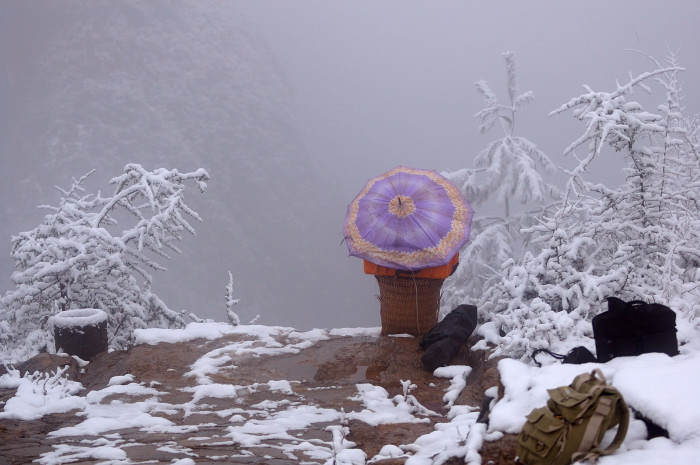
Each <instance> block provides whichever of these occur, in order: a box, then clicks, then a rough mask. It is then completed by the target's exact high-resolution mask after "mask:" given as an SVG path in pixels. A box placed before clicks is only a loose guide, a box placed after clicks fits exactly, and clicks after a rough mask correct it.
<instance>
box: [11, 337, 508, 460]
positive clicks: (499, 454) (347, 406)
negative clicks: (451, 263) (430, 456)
mask: <svg viewBox="0 0 700 465" xmlns="http://www.w3.org/2000/svg"><path fill="white" fill-rule="evenodd" d="M474 342H475V341H474V340H473V339H472V340H470V341H469V343H467V344H466V345H465V346H464V347H463V348H462V349H461V350H460V352H459V353H458V355H457V356H456V357H455V358H454V359H453V360H452V363H453V364H454V365H466V366H469V367H471V371H470V372H469V374H468V377H467V380H466V381H467V382H466V385H465V387H464V388H463V389H462V390H461V392H459V395H458V397H456V399H454V400H453V403H454V404H455V405H464V406H471V407H473V411H478V410H483V409H486V408H488V398H487V399H486V401H485V391H486V390H487V389H489V388H492V387H494V386H498V385H499V376H498V370H497V369H496V363H497V361H496V360H493V359H492V360H489V359H488V355H489V354H488V353H487V352H484V351H472V350H470V349H469V348H470V347H471V345H472V344H473V343H474ZM283 343H285V341H280V344H283ZM240 344H249V345H250V344H253V345H254V344H256V341H254V340H246V336H245V335H242V334H229V335H225V336H223V337H221V338H218V339H214V340H204V339H198V340H194V341H190V342H181V343H159V344H156V345H147V344H142V345H137V346H135V347H132V348H131V349H129V350H127V351H114V352H110V353H101V354H99V355H97V356H96V357H95V358H94V359H93V360H92V361H91V362H90V363H89V364H88V365H87V366H85V367H83V368H81V367H80V366H79V365H78V363H77V362H76V361H75V360H74V359H73V358H71V357H65V356H57V355H49V354H40V355H38V356H36V357H34V358H33V359H31V360H29V361H27V362H25V363H23V364H21V365H18V366H16V367H15V368H14V369H16V370H19V372H21V373H30V374H31V373H35V372H37V371H38V372H46V373H55V372H56V370H57V369H59V368H60V367H65V366H68V368H67V369H66V370H65V376H67V377H68V378H70V379H71V380H73V381H76V382H79V383H80V384H81V385H82V387H83V389H81V390H80V391H79V393H78V394H77V395H78V396H81V397H85V398H86V400H87V402H88V403H89V405H90V408H91V409H92V410H90V411H91V412H93V414H91V415H92V417H93V419H94V420H95V421H96V420H97V416H98V415H97V414H95V413H94V412H95V411H96V409H100V408H101V409H104V410H105V412H106V413H101V414H100V415H102V416H100V417H99V418H100V421H99V422H98V421H96V422H95V431H93V432H90V431H89V428H90V426H89V425H86V423H87V422H88V421H89V420H90V417H91V415H88V414H87V413H86V412H87V410H85V408H82V409H80V408H79V409H75V410H72V411H67V412H61V413H53V414H51V413H49V414H45V415H43V416H42V417H41V418H39V419H33V420H18V419H8V418H3V419H0V465H1V464H20V463H32V462H33V463H36V462H39V463H46V464H54V463H81V464H83V463H85V464H87V463H145V462H149V463H154V462H155V463H181V464H183V465H184V464H187V463H197V464H210V463H211V464H220V463H249V464H270V465H272V464H288V463H290V462H300V463H328V462H329V457H328V456H325V457H324V456H322V455H323V454H320V455H319V449H318V447H317V446H318V445H326V446H327V447H326V449H327V450H328V451H329V453H330V454H333V453H335V452H337V447H336V448H334V446H333V445H334V444H336V445H337V444H339V443H341V444H346V445H347V444H349V445H350V446H351V447H352V448H353V449H355V450H361V451H363V452H364V456H365V457H366V460H367V463H374V464H384V465H388V464H403V463H404V462H405V461H406V460H407V458H408V457H409V456H410V455H411V454H410V445H411V444H414V443H416V441H417V440H419V438H421V437H423V436H425V435H427V434H429V433H431V432H432V431H435V430H439V429H440V428H441V426H440V424H441V423H448V422H449V421H450V419H449V418H448V407H447V405H446V402H445V399H444V397H445V393H446V392H447V391H448V390H449V388H450V383H451V380H450V379H448V378H445V377H438V376H435V375H434V374H433V373H431V372H429V371H427V370H425V369H424V368H423V367H422V365H421V355H422V354H423V351H422V350H420V348H419V346H418V339H417V338H413V337H373V336H359V337H358V336H352V337H348V336H333V337H330V338H328V339H325V340H320V341H316V342H314V343H313V344H312V345H309V346H307V347H305V348H300V349H299V350H297V351H295V352H294V353H281V354H280V353H273V354H271V355H265V353H264V351H260V353H258V354H256V355H250V354H249V353H246V354H243V353H239V352H236V351H235V350H233V349H232V348H233V347H236V346H237V345H239V346H240ZM202 363H211V364H212V365H216V367H217V369H216V370H213V371H211V372H209V373H208V374H206V375H201V372H200V375H198V374H197V372H196V370H195V369H194V367H195V366H196V365H197V364H202ZM10 369H11V370H12V369H13V368H10ZM1 370H2V368H0V374H2V372H1ZM15 373H17V372H16V371H15ZM201 376H205V377H206V378H207V379H205V380H203V379H202V378H201ZM282 380H286V381H288V383H286V384H284V383H283V382H282ZM409 380H410V383H411V384H412V386H411V388H410V395H411V396H414V397H413V399H415V400H416V401H417V403H416V402H414V404H416V405H418V403H419V404H420V406H421V408H425V409H426V411H430V412H431V413H430V414H427V415H425V416H423V417H421V421H406V422H404V421H399V422H396V423H390V422H386V421H381V422H375V423H373V422H369V423H368V422H366V421H363V420H362V419H360V417H358V416H353V415H352V414H351V413H352V412H358V411H362V410H363V408H366V406H365V407H363V405H362V403H361V402H359V401H358V399H357V393H358V386H359V385H362V386H368V387H373V386H379V387H381V388H383V389H385V390H386V392H387V393H388V398H389V399H391V398H393V397H394V396H404V397H406V398H407V397H408V396H407V391H406V386H407V382H408V381H409ZM280 383H282V384H280ZM207 385H209V386H218V387H221V386H233V387H234V389H233V390H232V391H231V395H221V394H220V393H218V394H217V393H216V390H214V389H210V390H209V391H207V390H206V389H202V386H207ZM128 386H132V387H133V388H131V389H127V387H128ZM15 391H16V389H7V388H6V389H0V402H2V405H5V403H6V402H7V401H8V400H9V399H11V398H12V397H14V396H15ZM294 406H297V407H299V406H308V407H309V408H311V407H312V408H313V409H314V411H313V412H314V413H311V414H313V415H322V414H323V412H335V413H337V412H343V413H344V414H345V413H347V414H348V415H347V418H346V419H345V420H344V421H343V422H342V425H343V426H342V428H340V429H338V426H337V425H338V418H337V415H336V416H335V417H334V418H332V419H330V418H329V419H328V420H324V419H323V418H317V420H316V421H313V422H310V423H307V424H300V425H299V426H298V427H294V426H290V427H288V428H287V429H285V430H284V433H280V432H279V431H278V430H277V429H276V428H275V426H274V425H279V424H280V422H283V421H288V420H285V417H284V416H283V412H291V411H292V407H294ZM146 411H147V413H148V415H149V417H148V418H149V422H147V423H148V424H149V425H150V426H148V425H146V426H144V425H143V424H140V423H139V422H138V421H134V422H130V421H128V419H124V418H121V417H119V420H118V421H116V420H115V422H114V425H113V426H109V422H108V421H107V420H106V418H113V417H115V416H119V415H124V416H130V417H132V418H135V417H137V416H138V415H139V414H142V413H144V412H146ZM297 411H299V410H297ZM486 413H487V412H485V411H481V412H480V415H479V420H478V421H484V419H485V417H486V415H485V414H486ZM299 416H300V415H297V417H299ZM331 416H332V415H331ZM86 418H87V419H86ZM256 422H257V423H256ZM242 424H245V425H248V426H250V425H252V424H258V425H259V427H260V431H259V432H258V433H251V432H250V431H251V430H250V428H248V429H246V430H245V431H246V432H245V433H243V432H242V431H243V430H241V433H240V434H237V430H236V425H242ZM77 425H82V427H81V428H74V429H73V430H71V427H76V426H77ZM334 425H335V426H334ZM295 428H296V429H295ZM86 429H87V430H88V431H86ZM466 434H467V432H465V435H466ZM464 440H465V441H466V440H467V438H466V437H465V438H464ZM387 445H393V446H396V447H395V448H392V450H393V451H397V450H399V449H403V450H404V451H409V452H407V453H406V454H394V455H393V456H386V455H382V454H380V452H381V451H382V448H383V447H384V446H387ZM406 445H408V447H406ZM402 446H403V447H402ZM98 450H101V451H102V452H103V455H102V456H100V453H99V452H96V451H98ZM334 451H335V452H334ZM385 451H386V449H385ZM514 451H515V446H514V439H513V437H509V436H507V435H506V436H505V437H502V438H501V439H498V440H496V441H492V442H484V443H483V446H482V447H481V450H480V455H481V457H482V463H483V464H493V465H498V464H502V463H513V459H514ZM115 452H118V453H116V455H114V454H115ZM385 454H386V452H385ZM115 459H116V460H115ZM340 462H341V461H338V462H337V463H340ZM330 463H336V462H335V461H334V459H333V457H332V456H331V458H330ZM438 463H454V464H456V463H464V457H459V456H455V457H451V458H450V457H444V456H443V457H441V458H440V459H439V460H438Z"/></svg>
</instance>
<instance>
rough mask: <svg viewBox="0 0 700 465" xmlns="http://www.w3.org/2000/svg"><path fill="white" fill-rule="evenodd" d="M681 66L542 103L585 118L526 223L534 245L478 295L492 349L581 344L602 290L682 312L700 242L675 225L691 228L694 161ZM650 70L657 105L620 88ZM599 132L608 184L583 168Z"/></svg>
mask: <svg viewBox="0 0 700 465" xmlns="http://www.w3.org/2000/svg"><path fill="white" fill-rule="evenodd" d="M681 70H682V69H681V68H680V67H678V66H677V65H676V64H675V61H674V62H672V63H671V66H666V67H661V66H657V68H656V69H655V70H654V71H652V72H647V73H643V74H640V75H639V76H636V77H632V78H631V79H630V80H629V82H628V83H626V84H625V85H619V84H618V85H617V88H616V89H615V90H614V91H612V92H596V91H593V90H591V89H590V88H588V87H585V89H586V90H587V92H586V93H584V94H582V95H580V96H578V97H576V98H574V99H572V100H570V101H569V102H568V103H566V104H565V105H562V106H561V107H560V108H559V109H557V110H555V111H553V112H552V113H551V114H552V115H554V114H559V113H562V112H565V111H568V110H572V112H573V115H574V116H575V117H576V118H578V119H580V120H585V121H587V126H586V130H585V132H584V134H583V135H582V136H581V137H579V138H578V139H577V140H576V141H574V142H573V143H572V144H571V145H570V146H569V147H567V148H566V150H565V153H566V154H570V155H573V156H574V157H576V159H577V161H578V165H577V166H576V167H575V168H574V169H573V170H571V171H570V172H569V175H570V178H569V180H568V182H567V185H566V192H565V197H564V201H563V204H562V205H561V206H560V208H559V209H558V210H557V211H556V212H555V214H554V215H551V216H545V217H543V218H542V220H541V223H540V224H539V225H537V226H535V227H533V228H531V231H532V232H534V233H536V234H537V235H538V240H539V241H541V242H543V243H544V247H543V249H542V252H540V253H539V254H528V255H526V256H525V259H524V260H523V261H522V262H520V263H515V262H511V263H509V264H508V266H507V268H506V273H505V275H504V277H503V279H502V280H501V282H499V283H498V284H497V285H496V286H493V287H492V288H491V289H490V290H489V292H487V293H486V294H485V295H484V298H483V299H482V301H481V302H480V306H481V308H482V309H483V310H484V314H485V315H490V316H491V321H490V322H489V323H488V324H486V325H484V326H483V327H482V329H481V332H482V334H483V335H485V336H486V337H487V339H488V340H489V341H490V342H493V343H496V344H498V346H499V347H498V349H497V351H496V352H497V354H499V355H501V354H507V355H509V356H514V357H518V358H526V357H527V355H529V353H530V351H531V350H532V349H535V348H540V347H549V348H552V349H554V350H558V351H565V350H568V349H569V348H570V347H562V346H561V344H562V342H563V341H566V342H567V344H582V345H587V346H589V347H592V345H593V342H592V340H591V339H590V337H591V336H592V329H591V326H590V320H591V318H592V317H593V316H594V315H595V314H596V313H599V312H600V311H602V310H604V309H605V308H604V302H605V298H606V297H608V296H611V295H616V296H619V297H621V298H623V299H626V300H631V299H643V300H647V301H661V302H664V303H667V304H669V305H671V306H672V307H673V308H674V309H675V310H677V311H678V313H679V314H680V315H681V316H684V317H686V318H688V319H693V318H694V316H695V313H696V312H697V308H698V306H699V303H700V290H699V289H698V286H697V284H696V281H697V273H698V271H697V270H698V268H697V265H694V264H693V260H696V259H697V250H699V247H700V242H698V237H697V234H696V233H695V232H694V231H693V232H688V231H687V229H694V230H695V231H696V230H697V226H698V218H699V217H700V215H699V213H700V212H699V211H698V208H697V203H694V202H693V200H692V199H691V197H689V196H688V192H689V190H688V188H689V187H691V188H692V186H697V185H698V184H697V178H694V176H696V174H694V173H695V171H697V169H695V170H693V169H691V167H692V166H695V167H697V155H696V153H697V150H696V148H695V147H697V144H696V143H695V142H693V140H692V137H691V136H690V133H689V132H688V131H687V130H686V129H684V128H687V127H688V124H687V119H686V118H685V117H683V116H682V112H681V106H680V98H679V92H678V91H679V88H678V85H677V82H678V81H677V79H676V76H677V73H678V72H680V71H681ZM654 80H656V81H658V82H662V83H663V85H664V88H665V89H666V102H665V103H664V104H663V105H661V106H660V107H659V109H660V113H661V114H653V113H650V112H647V111H645V110H644V108H643V107H642V105H641V104H640V103H638V102H636V101H630V100H629V97H630V96H631V95H632V92H633V90H635V89H644V90H650V88H649V86H648V84H650V83H652V82H653V81H654ZM606 144H607V145H609V146H610V147H612V148H613V149H614V150H615V151H616V152H619V153H622V154H623V155H624V157H625V160H626V165H627V166H626V173H627V178H626V181H625V182H624V183H623V184H622V185H621V186H620V187H618V188H615V189H610V188H608V187H606V186H604V185H602V184H600V183H596V182H592V181H590V180H588V179H587V174H588V170H587V168H588V167H589V165H590V164H591V162H592V161H593V160H594V159H595V158H597V157H599V156H601V155H602V154H603V148H604V146H605V145H606ZM580 147H585V150H586V153H585V155H584V156H582V157H578V156H577V154H576V150H577V149H578V148H580ZM691 160H695V161H694V163H695V164H694V165H693V162H692V161H691ZM683 167H685V168H683ZM696 189H697V187H696ZM689 227H690V228H689ZM693 250H694V251H695V252H692V251H693ZM691 277H692V278H691ZM572 336H573V337H572ZM683 336H684V335H683V334H681V335H680V339H681V340H682V339H683Z"/></svg>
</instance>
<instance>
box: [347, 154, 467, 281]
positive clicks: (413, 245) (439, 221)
mask: <svg viewBox="0 0 700 465" xmlns="http://www.w3.org/2000/svg"><path fill="white" fill-rule="evenodd" d="M473 214H474V212H473V210H472V209H471V207H470V206H469V203H468V202H467V199H466V198H465V197H464V195H463V194H462V192H461V191H460V190H459V189H458V188H457V186H455V185H454V184H452V183H451V182H450V181H449V180H448V179H447V178H445V177H444V176H442V175H440V174H438V173H437V172H435V171H432V170H420V169H413V168H406V167H403V166H399V167H397V168H394V169H393V170H390V171H387V172H386V173H384V174H382V175H381V176H378V177H376V178H373V179H370V180H369V181H368V182H367V184H366V185H365V187H364V188H363V189H362V190H361V191H360V193H359V194H358V195H357V197H355V199H354V200H353V201H352V202H351V203H350V205H348V212H347V215H346V216H345V225H344V228H343V229H344V233H345V241H346V243H347V246H348V250H349V251H350V255H353V256H356V257H360V258H364V259H365V260H368V261H370V262H372V263H376V264H378V265H383V266H388V267H391V268H397V269H401V270H418V269H421V268H429V267H433V266H440V265H445V264H447V263H448V262H449V261H450V259H451V258H452V257H453V256H454V255H455V254H456V253H457V252H459V249H460V248H461V247H462V246H463V245H464V244H465V243H466V242H467V241H468V240H469V231H470V227H471V220H472V216H473Z"/></svg>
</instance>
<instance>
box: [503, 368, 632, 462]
mask: <svg viewBox="0 0 700 465" xmlns="http://www.w3.org/2000/svg"><path fill="white" fill-rule="evenodd" d="M547 392H548V393H549V400H548V401H547V406H546V407H540V408H536V409H534V410H533V411H532V412H530V414H529V415H528V416H527V422H526V423H525V425H524V426H523V430H522V432H521V433H520V435H519V436H518V448H517V455H518V460H519V461H520V463H523V464H525V465H567V464H569V463H573V462H577V461H580V460H589V461H591V462H594V463H595V461H596V460H597V459H598V457H599V456H601V455H608V454H611V453H613V452H614V451H615V450H617V448H618V447H620V444H622V441H623V440H624V439H625V435H626V434H627V426H628V424H629V409H628V407H627V404H626V403H625V401H624V399H623V398H622V396H621V395H620V393H619V392H618V390H617V389H615V388H614V387H612V386H610V385H609V384H607V383H606V382H605V377H604V376H603V373H602V372H601V371H600V370H599V369H595V370H593V372H591V373H584V374H581V375H578V376H577V377H576V378H575V379H574V382H573V383H571V384H570V385H569V386H562V387H559V388H557V389H549V390H548V391H547ZM616 425H619V427H618V429H617V433H616V435H615V439H613V441H612V443H611V444H610V445H609V446H607V447H606V448H605V449H601V448H600V445H601V444H600V442H601V440H602V439H603V436H604V435H605V432H606V431H607V430H609V429H611V428H613V427H615V426H616Z"/></svg>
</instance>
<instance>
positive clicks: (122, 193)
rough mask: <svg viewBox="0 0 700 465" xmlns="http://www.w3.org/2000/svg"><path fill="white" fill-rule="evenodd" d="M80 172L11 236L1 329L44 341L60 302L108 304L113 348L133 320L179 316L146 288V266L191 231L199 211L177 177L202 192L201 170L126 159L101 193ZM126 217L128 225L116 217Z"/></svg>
mask: <svg viewBox="0 0 700 465" xmlns="http://www.w3.org/2000/svg"><path fill="white" fill-rule="evenodd" d="M89 174H90V173H88V175H89ZM88 175H85V176H83V177H81V178H80V179H77V180H75V179H74V182H73V184H72V186H71V187H70V188H69V189H68V190H64V189H59V190H60V191H61V193H62V197H61V199H60V201H59V203H58V205H57V206H44V208H47V209H49V210H50V211H51V213H49V214H48V215H46V217H45V218H44V221H43V223H42V224H40V225H39V226H37V227H36V228H34V229H33V230H31V231H27V232H22V233H20V234H19V235H17V236H15V237H13V239H12V258H13V259H14V262H15V267H16V268H17V271H16V272H15V273H13V275H12V280H13V282H14V283H15V284H16V288H15V289H14V290H11V291H8V292H7V293H6V294H5V295H4V296H3V298H2V309H1V313H0V314H1V316H2V318H1V320H2V321H3V322H4V323H5V324H6V326H7V329H9V330H10V331H11V333H10V334H7V332H6V331H3V330H2V328H4V326H2V328H0V331H2V332H4V333H5V334H3V337H4V338H6V339H7V340H8V341H7V342H11V343H12V344H24V345H26V346H27V348H28V350H29V351H32V350H38V349H39V348H41V347H43V346H45V345H47V343H48V342H49V341H50V335H49V333H48V331H47V326H46V323H47V320H48V318H49V317H50V316H51V315H53V314H54V313H56V312H58V311H61V310H67V309H74V308H98V309H102V310H104V311H106V312H107V314H108V329H109V337H110V347H113V348H122V347H124V346H126V345H127V344H128V343H129V341H130V339H131V336H132V332H133V330H134V329H136V328H145V327H148V326H156V327H172V326H175V327H177V326H181V325H183V323H184V321H183V318H182V316H181V315H180V313H178V312H175V311H173V310H170V309H169V308H168V306H167V305H166V304H165V303H164V302H163V301H162V300H161V299H160V298H158V296H157V295H155V294H154V293H153V292H151V284H152V281H153V280H152V275H151V272H152V271H154V270H165V268H164V267H163V266H162V265H161V264H160V263H159V262H158V259H167V258H170V255H171V254H172V253H173V252H174V253H179V252H180V250H179V249H178V247H177V245H176V242H177V241H179V240H181V239H182V237H183V233H190V234H194V233H195V230H194V228H193V227H192V225H191V224H190V220H191V219H195V220H197V221H201V218H200V216H199V215H198V214H197V213H196V212H195V211H193V210H192V209H190V207H188V206H187V204H186V203H185V197H184V194H185V187H186V184H187V183H188V182H192V183H194V184H195V185H196V186H197V187H198V188H199V189H200V190H201V191H202V192H203V191H204V190H205V188H206V181H207V180H208V179H209V175H208V174H207V172H206V171H205V170H203V169H199V170H197V171H194V172H189V173H180V172H178V171H177V170H167V169H163V168H161V169H157V170H155V171H152V172H151V171H147V170H145V169H144V168H143V167H142V166H141V165H137V164H129V165H127V166H126V167H125V168H124V173H123V174H122V175H120V176H117V177H115V178H113V179H112V180H111V181H110V183H111V184H113V185H114V186H115V191H114V194H113V195H111V196H108V197H103V196H102V195H101V194H100V193H99V192H98V193H97V194H86V193H85V188H84V187H83V186H84V184H85V181H86V179H87V177H88ZM129 219H131V220H132V221H134V224H133V226H130V227H128V228H126V229H120V228H119V227H118V225H119V222H121V221H126V220H129ZM118 220H119V222H118ZM6 348H7V347H6Z"/></svg>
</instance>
